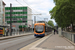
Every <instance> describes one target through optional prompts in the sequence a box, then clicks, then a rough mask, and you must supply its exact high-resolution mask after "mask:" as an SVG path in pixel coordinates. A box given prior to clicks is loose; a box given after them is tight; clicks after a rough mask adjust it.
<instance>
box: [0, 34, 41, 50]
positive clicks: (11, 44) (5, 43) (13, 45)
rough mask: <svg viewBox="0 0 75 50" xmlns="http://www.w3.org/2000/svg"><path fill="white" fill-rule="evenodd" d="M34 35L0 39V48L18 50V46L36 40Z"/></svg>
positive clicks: (2, 49) (20, 46)
mask: <svg viewBox="0 0 75 50" xmlns="http://www.w3.org/2000/svg"><path fill="white" fill-rule="evenodd" d="M38 39H40V38H35V37H34V35H28V36H23V37H17V38H12V39H6V40H1V41H0V50H19V49H20V48H22V47H24V46H26V45H28V44H30V43H32V42H34V41H36V40H38Z"/></svg>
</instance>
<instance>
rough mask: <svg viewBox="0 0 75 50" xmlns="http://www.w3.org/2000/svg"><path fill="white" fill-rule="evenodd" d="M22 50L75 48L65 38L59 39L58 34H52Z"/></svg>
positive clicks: (67, 49)
mask: <svg viewBox="0 0 75 50" xmlns="http://www.w3.org/2000/svg"><path fill="white" fill-rule="evenodd" d="M20 50H75V46H73V45H72V44H71V43H69V42H68V41H67V40H66V39H65V38H64V37H59V35H58V34H55V35H54V34H50V35H48V36H46V37H44V38H41V39H40V40H38V41H35V42H33V43H31V44H29V45H28V46H25V47H23V48H21V49H20Z"/></svg>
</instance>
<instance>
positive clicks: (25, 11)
mask: <svg viewBox="0 0 75 50" xmlns="http://www.w3.org/2000/svg"><path fill="white" fill-rule="evenodd" d="M31 13H32V10H31V9H30V8H29V7H12V27H13V28H16V29H19V28H20V29H21V30H22V28H25V27H30V28H31V26H32V15H29V14H31ZM5 21H6V23H7V24H8V25H9V26H10V7H5Z"/></svg>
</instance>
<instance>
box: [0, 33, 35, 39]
mask: <svg viewBox="0 0 75 50" xmlns="http://www.w3.org/2000/svg"><path fill="white" fill-rule="evenodd" d="M32 34H34V33H33V32H31V33H30V32H27V33H23V34H18V35H12V36H5V37H0V40H4V39H11V38H16V37H21V36H27V35H32Z"/></svg>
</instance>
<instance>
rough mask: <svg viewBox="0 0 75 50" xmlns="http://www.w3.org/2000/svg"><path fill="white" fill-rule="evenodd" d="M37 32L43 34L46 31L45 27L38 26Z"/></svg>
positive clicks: (36, 27)
mask: <svg viewBox="0 0 75 50" xmlns="http://www.w3.org/2000/svg"><path fill="white" fill-rule="evenodd" d="M35 31H36V32H37V33H42V32H43V31H44V26H43V25H36V26H35Z"/></svg>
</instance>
